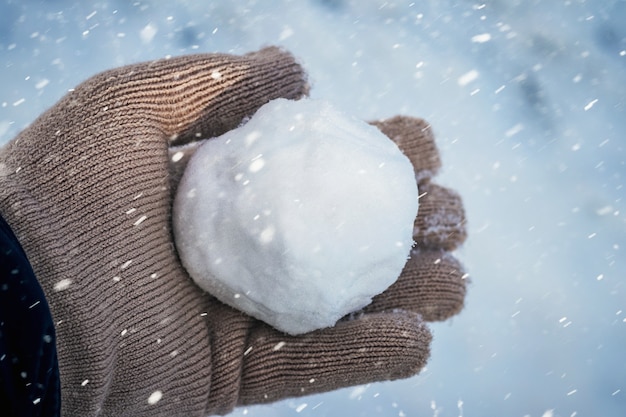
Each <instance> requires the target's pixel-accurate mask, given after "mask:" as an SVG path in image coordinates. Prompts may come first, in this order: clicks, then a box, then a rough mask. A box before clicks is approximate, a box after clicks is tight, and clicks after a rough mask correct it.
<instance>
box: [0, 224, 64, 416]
mask: <svg viewBox="0 0 626 417" xmlns="http://www.w3.org/2000/svg"><path fill="white" fill-rule="evenodd" d="M60 402H61V394H60V382H59V366H58V361H57V353H56V338H55V332H54V324H53V322H52V315H51V314H50V309H49V307H48V303H47V301H46V298H45V295H44V292H43V290H42V289H41V286H40V285H39V282H38V281H37V279H36V277H35V274H34V272H33V270H32V268H31V265H30V263H29V262H28V259H27V257H26V254H25V253H24V251H23V249H22V247H21V246H20V244H19V242H18V240H17V238H16V237H15V235H14V234H13V232H12V231H11V229H10V228H9V226H8V224H7V223H6V222H5V221H4V219H3V218H2V216H0V411H1V412H0V414H1V415H2V416H10V417H18V416H19V417H22V416H24V417H26V416H28V417H33V416H34V417H48V416H59V415H60Z"/></svg>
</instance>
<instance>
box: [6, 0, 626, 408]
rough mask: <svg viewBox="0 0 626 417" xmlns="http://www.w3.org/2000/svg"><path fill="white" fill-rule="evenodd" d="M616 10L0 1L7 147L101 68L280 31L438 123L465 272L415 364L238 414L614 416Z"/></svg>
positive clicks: (621, 103)
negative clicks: (417, 367)
mask: <svg viewBox="0 0 626 417" xmlns="http://www.w3.org/2000/svg"><path fill="white" fill-rule="evenodd" d="M166 3H167V5H165V4H166ZM625 22H626V2H625V1H619V0H613V1H610V0H607V1H601V0H598V1H582V0H568V1H561V0H559V1H557V0H533V1H522V0H514V1H505V0H493V1H488V2H485V3H482V2H473V1H466V0H456V1H454V0H443V1H437V0H428V1H393V0H392V1H382V0H352V1H350V0H317V1H314V0H303V1H295V0H292V1H288V0H282V1H253V0H248V1H243V2H235V1H221V2H220V1H211V2H209V1H191V0H190V1H168V2H160V1H156V0H154V1H137V2H133V1H121V0H109V1H106V0H104V1H99V2H87V1H84V2H78V1H64V0H56V1H48V2H44V1H23V0H22V1H17V0H14V1H11V0H1V2H0V57H1V58H0V143H4V142H6V141H7V140H9V139H10V138H11V137H13V136H14V135H15V134H16V133H17V132H18V131H19V130H20V129H22V128H23V127H24V126H26V125H27V124H28V123H29V122H31V121H32V120H33V119H34V118H35V117H37V115H38V114H39V113H41V112H42V111H43V110H44V109H46V108H47V107H48V106H50V105H52V104H53V103H54V102H55V101H56V100H57V99H58V98H59V97H61V95H62V94H63V93H64V92H65V91H66V90H68V89H70V88H72V87H73V86H75V85H76V84H77V83H78V82H80V81H81V80H83V79H85V78H87V77H89V76H90V75H93V74H94V73H96V72H97V71H100V70H103V69H107V68H110V67H113V66H118V65H122V64H127V63H132V62H136V61H139V60H146V59H153V58H158V57H162V56H165V55H178V54H184V53H191V52H208V51H221V52H233V53H244V52H247V51H250V50H253V49H257V48H259V47H261V46H263V45H266V44H279V45H283V46H285V47H287V48H288V49H290V50H291V51H292V52H293V53H294V54H295V55H296V56H297V57H298V58H299V59H300V60H301V62H302V63H303V64H304V65H305V66H306V68H307V69H308V71H309V74H310V77H311V81H312V86H313V89H312V96H313V97H317V98H324V99H326V100H330V101H332V102H334V103H336V104H337V105H339V106H340V107H342V108H344V109H345V110H348V111H349V112H350V113H353V114H355V115H357V116H359V117H361V118H364V119H371V118H380V117H388V116H391V115H393V114H396V113H405V114H411V115H417V116H422V117H424V118H426V119H428V120H429V121H430V122H431V123H432V125H433V126H434V130H435V131H436V133H437V135H438V139H439V145H440V148H441V150H442V157H443V160H444V170H443V172H442V174H441V175H440V176H439V181H440V182H442V183H443V184H445V185H449V186H452V187H454V188H456V189H457V190H459V192H460V193H461V194H462V195H463V197H464V201H465V204H466V208H467V212H468V217H469V232H470V237H469V240H468V241H467V243H466V244H465V246H464V247H463V248H462V249H461V250H459V251H458V252H457V254H458V256H459V257H460V258H461V259H462V260H463V262H464V263H465V265H466V266H467V268H468V270H469V272H470V273H471V275H472V285H471V286H470V288H469V293H468V297H467V303H466V304H467V305H466V308H465V310H464V311H463V312H462V313H461V315H459V316H458V317H456V318H454V319H453V320H451V321H450V322H447V323H442V324H436V325H433V326H432V328H433V331H434V334H435V340H434V343H433V355H432V358H431V360H430V362H429V365H428V367H427V369H425V370H424V371H423V372H422V373H421V374H420V375H419V376H416V377H414V378H411V379H408V380H404V381H397V382H391V383H377V384H371V385H368V386H363V387H357V388H350V389H345V390H340V391H337V392H333V393H329V394H324V395H317V396H311V397H305V398H300V399H295V400H287V401H284V402H280V403H277V404H272V405H268V406H260V407H250V408H246V409H239V410H237V411H236V412H235V413H233V415H236V416H243V415H247V416H295V415H303V416H307V415H310V416H344V415H350V416H455V417H456V416H476V417H486V416H519V417H522V416H533V417H534V416H543V417H551V416H577V417H581V416H614V417H618V416H623V415H624V413H626V265H625V263H626V262H625V260H626V256H625V251H626V207H625V201H624V197H625V196H626V190H625V189H624V176H625V173H626V166H625V160H626V150H625V147H626V137H625V135H626V24H625Z"/></svg>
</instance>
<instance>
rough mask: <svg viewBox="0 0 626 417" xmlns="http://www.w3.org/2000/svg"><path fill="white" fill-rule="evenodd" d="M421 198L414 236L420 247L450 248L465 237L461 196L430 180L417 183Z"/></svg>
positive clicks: (414, 226)
mask: <svg viewBox="0 0 626 417" xmlns="http://www.w3.org/2000/svg"><path fill="white" fill-rule="evenodd" d="M419 192H420V200H419V210H418V212H417V218H416V219H415V222H414V225H413V240H414V241H415V244H416V247H418V248H420V249H443V250H447V251H451V250H454V249H456V248H457V247H458V246H459V245H460V244H462V243H463V242H464V241H465V238H466V237H467V231H466V229H465V225H466V219H465V210H464V209H463V200H462V199H461V196H459V195H458V194H457V193H456V192H454V191H453V190H451V189H449V188H445V187H442V186H440V185H437V184H433V183H431V182H424V183H422V184H420V185H419Z"/></svg>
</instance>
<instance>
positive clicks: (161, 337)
mask: <svg viewBox="0 0 626 417" xmlns="http://www.w3.org/2000/svg"><path fill="white" fill-rule="evenodd" d="M307 90H308V86H307V83H306V79H305V74H304V72H303V70H302V68H301V67H300V66H299V65H298V64H297V63H296V62H295V61H294V59H293V57H291V56H290V55H289V54H288V53H286V52H283V51H280V50H278V49H276V48H267V49H264V50H261V51H259V52H256V53H252V54H248V55H244V56H231V55H217V54H215V55H193V56H185V57H180V58H173V59H168V60H159V61H154V62H147V63H142V64H137V65H131V66H127V67H122V68H117V69H114V70H111V71H107V72H104V73H101V74H99V75H97V76H95V77H93V78H91V79H89V80H87V81H86V82H84V83H82V84H81V85H79V86H78V87H77V88H76V89H75V90H73V91H71V92H70V93H68V94H67V95H66V96H65V97H64V98H63V99H61V100H60V101H59V102H58V103H57V104H56V105H55V106H54V107H52V108H51V109H50V110H48V111H46V112H45V113H44V114H43V115H41V116H40V117H39V118H38V119H37V120H36V121H35V122H34V123H33V124H32V125H31V126H30V127H28V128H27V129H26V130H24V131H23V132H22V133H20V134H19V135H18V136H17V137H16V138H15V139H14V140H12V141H11V142H9V143H8V144H7V145H6V146H5V147H3V148H2V149H0V213H2V215H3V217H4V218H5V219H6V220H7V221H8V223H9V224H10V225H11V227H12V229H13V230H14V232H15V233H16V235H17V237H18V239H19V240H20V243H21V244H22V246H23V247H24V249H25V251H26V253H27V255H28V258H29V260H30V262H31V264H32V265H33V269H34V271H35V274H36V275H37V278H38V279H39V281H40V283H41V285H42V287H43V289H44V292H45V293H46V297H47V299H48V302H49V304H50V307H51V310H52V315H53V318H54V322H55V325H56V333H57V344H58V346H57V348H58V356H59V368H60V373H61V385H62V404H63V410H62V414H63V415H65V416H89V415H103V416H168V417H170V416H194V415H196V416H204V415H207V414H214V413H221V414H223V413H227V412H229V411H230V410H232V408H233V407H235V406H236V405H238V404H252V403H259V402H267V401H273V400H278V399H280V398H284V397H287V396H291V395H302V394H307V393H313V392H322V391H327V390H331V389H335V388H339V387H343V386H348V385H354V384H361V383H366V382H371V381H378V380H385V379H395V378H402V377H407V376H410V375H413V374H415V373H417V372H418V371H419V370H420V369H421V368H422V367H423V366H424V364H425V362H426V360H427V357H428V354H429V344H430V333H429V332H428V330H427V328H426V326H425V325H424V323H423V322H422V321H421V319H420V317H421V316H420V315H421V314H425V311H424V309H421V308H420V306H421V305H422V304H421V302H420V303H417V304H416V303H414V302H412V301H410V300H405V299H403V297H402V293H403V292H404V291H405V290H408V289H410V288H411V287H412V286H413V285H412V284H413V281H415V279H416V277H418V278H419V277H423V275H420V274H419V273H413V272H411V273H409V275H410V279H403V278H402V277H401V279H399V280H398V283H404V284H402V285H398V286H396V287H391V288H390V289H389V290H388V292H387V293H384V294H382V295H381V296H379V298H377V300H376V301H375V302H374V303H373V304H372V306H371V311H367V312H365V313H364V314H363V315H361V317H360V318H359V319H356V320H346V321H342V322H340V323H339V324H338V325H337V326H335V327H334V328H330V329H326V330H322V331H317V332H313V333H310V334H306V335H303V336H298V337H286V336H285V335H283V334H282V333H279V332H277V331H275V330H274V329H272V328H270V327H268V326H267V325H264V324H262V323H260V322H258V321H256V320H253V319H251V318H250V317H247V316H246V315H243V314H241V313H240V312H238V311H235V310H233V309H231V308H229V307H226V306H224V305H222V304H221V303H219V302H217V301H215V299H214V298H213V297H211V296H210V295H208V294H205V293H203V292H202V291H201V290H200V289H199V288H197V287H196V286H195V285H194V284H193V283H192V282H191V280H190V279H189V277H188V276H187V275H186V273H185V271H184V270H183V268H182V266H181V265H180V263H179V261H178V259H177V256H176V252H175V250H174V247H173V242H172V236H171V230H170V223H169V221H170V220H169V216H170V208H171V199H172V188H173V187H172V184H173V183H175V180H176V179H175V177H174V176H170V175H169V163H170V162H169V161H170V158H169V155H168V148H169V147H170V146H171V145H172V144H180V143H185V142H191V141H193V140H195V139H196V138H198V137H212V136H217V135H219V134H221V133H224V132H225V131H228V130H230V129H232V128H235V127H236V126H237V125H239V124H240V123H241V121H242V120H243V119H244V118H245V117H247V116H250V115H251V114H253V113H254V112H255V110H256V109H257V108H259V107H260V106H261V105H263V104H264V103H266V102H267V101H269V100H272V99H274V98H278V97H285V98H291V99H296V98H299V97H302V96H303V95H305V94H306V93H307ZM385 133H386V132H385ZM422 205H423V203H422ZM433 205H436V204H434V203H433ZM425 224H430V223H428V222H427V223H425ZM418 235H419V232H418ZM423 247H424V248H426V247H428V245H423ZM431 252H433V251H429V252H428V253H431ZM434 253H439V252H438V250H434ZM431 263H432V262H431ZM442 263H444V262H439V263H437V265H440V264H442ZM418 264H419V262H418ZM407 268H408V267H407ZM418 269H419V268H418ZM422 269H424V268H422ZM425 269H428V268H425ZM405 270H406V269H405ZM408 270H409V271H413V269H410V268H408ZM460 276H461V272H460V269H457V271H456V272H454V273H453V272H451V271H447V270H446V271H445V272H444V273H443V274H441V273H439V275H438V278H437V279H435V280H434V281H435V282H436V283H440V282H454V283H458V282H460V281H459V279H458V278H459V277H460ZM452 277H454V279H453V278H452ZM441 288H442V286H441V285H439V284H437V285H434V286H433V289H434V290H435V292H434V293H431V292H429V291H427V290H424V291H423V292H425V293H424V294H421V293H419V292H418V294H417V296H418V299H419V300H422V299H423V300H427V301H428V302H429V303H428V304H427V307H426V309H425V310H431V309H432V306H433V305H436V304H437V301H436V300H437V299H438V298H439V297H440V296H441ZM455 288H456V287H455ZM457 290H458V291H459V292H463V293H464V287H463V286H462V285H460V286H459V287H458V288H457ZM461 290H463V291H461ZM444 298H445V299H446V300H447V298H449V297H444ZM460 298H461V300H462V293H460ZM387 299H389V300H398V302H399V303H400V305H399V307H400V308H402V309H405V310H402V311H399V312H388V311H392V310H391V309H390V304H389V303H386V302H385V300H387ZM446 302H447V301H446ZM461 303H462V301H461ZM459 308H460V304H459V306H456V307H455V308H454V309H450V308H449V307H447V308H446V309H445V310H446V311H448V312H455V311H458V309H459Z"/></svg>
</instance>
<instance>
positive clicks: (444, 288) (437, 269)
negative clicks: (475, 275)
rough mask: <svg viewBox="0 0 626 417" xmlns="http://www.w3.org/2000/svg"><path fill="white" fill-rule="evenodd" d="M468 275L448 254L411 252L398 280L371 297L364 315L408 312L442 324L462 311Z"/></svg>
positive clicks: (440, 252)
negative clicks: (395, 311) (397, 311)
mask: <svg viewBox="0 0 626 417" xmlns="http://www.w3.org/2000/svg"><path fill="white" fill-rule="evenodd" d="M466 278H467V275H466V274H465V272H464V270H463V266H462V265H461V263H460V262H459V261H458V260H456V259H455V258H454V257H453V256H452V255H451V254H450V253H448V252H442V251H418V250H414V251H413V252H412V253H411V258H410V259H409V260H408V262H407V263H406V265H405V267H404V270H403V271H402V273H401V274H400V277H399V278H398V280H397V281H396V282H395V283H394V284H392V285H391V286H390V287H389V288H387V290H386V291H385V292H383V293H382V294H379V295H377V296H376V297H374V299H373V301H372V303H371V304H370V305H368V306H367V307H365V309H364V310H363V311H364V312H365V313H378V312H385V311H394V310H398V309H400V310H408V311H413V312H416V313H419V314H420V315H421V316H422V317H423V319H424V320H425V321H441V320H446V319H447V318H449V317H451V316H453V315H455V314H457V313H458V312H460V311H461V309H462V308H463V302H464V299H465V293H466V282H467V279H466Z"/></svg>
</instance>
